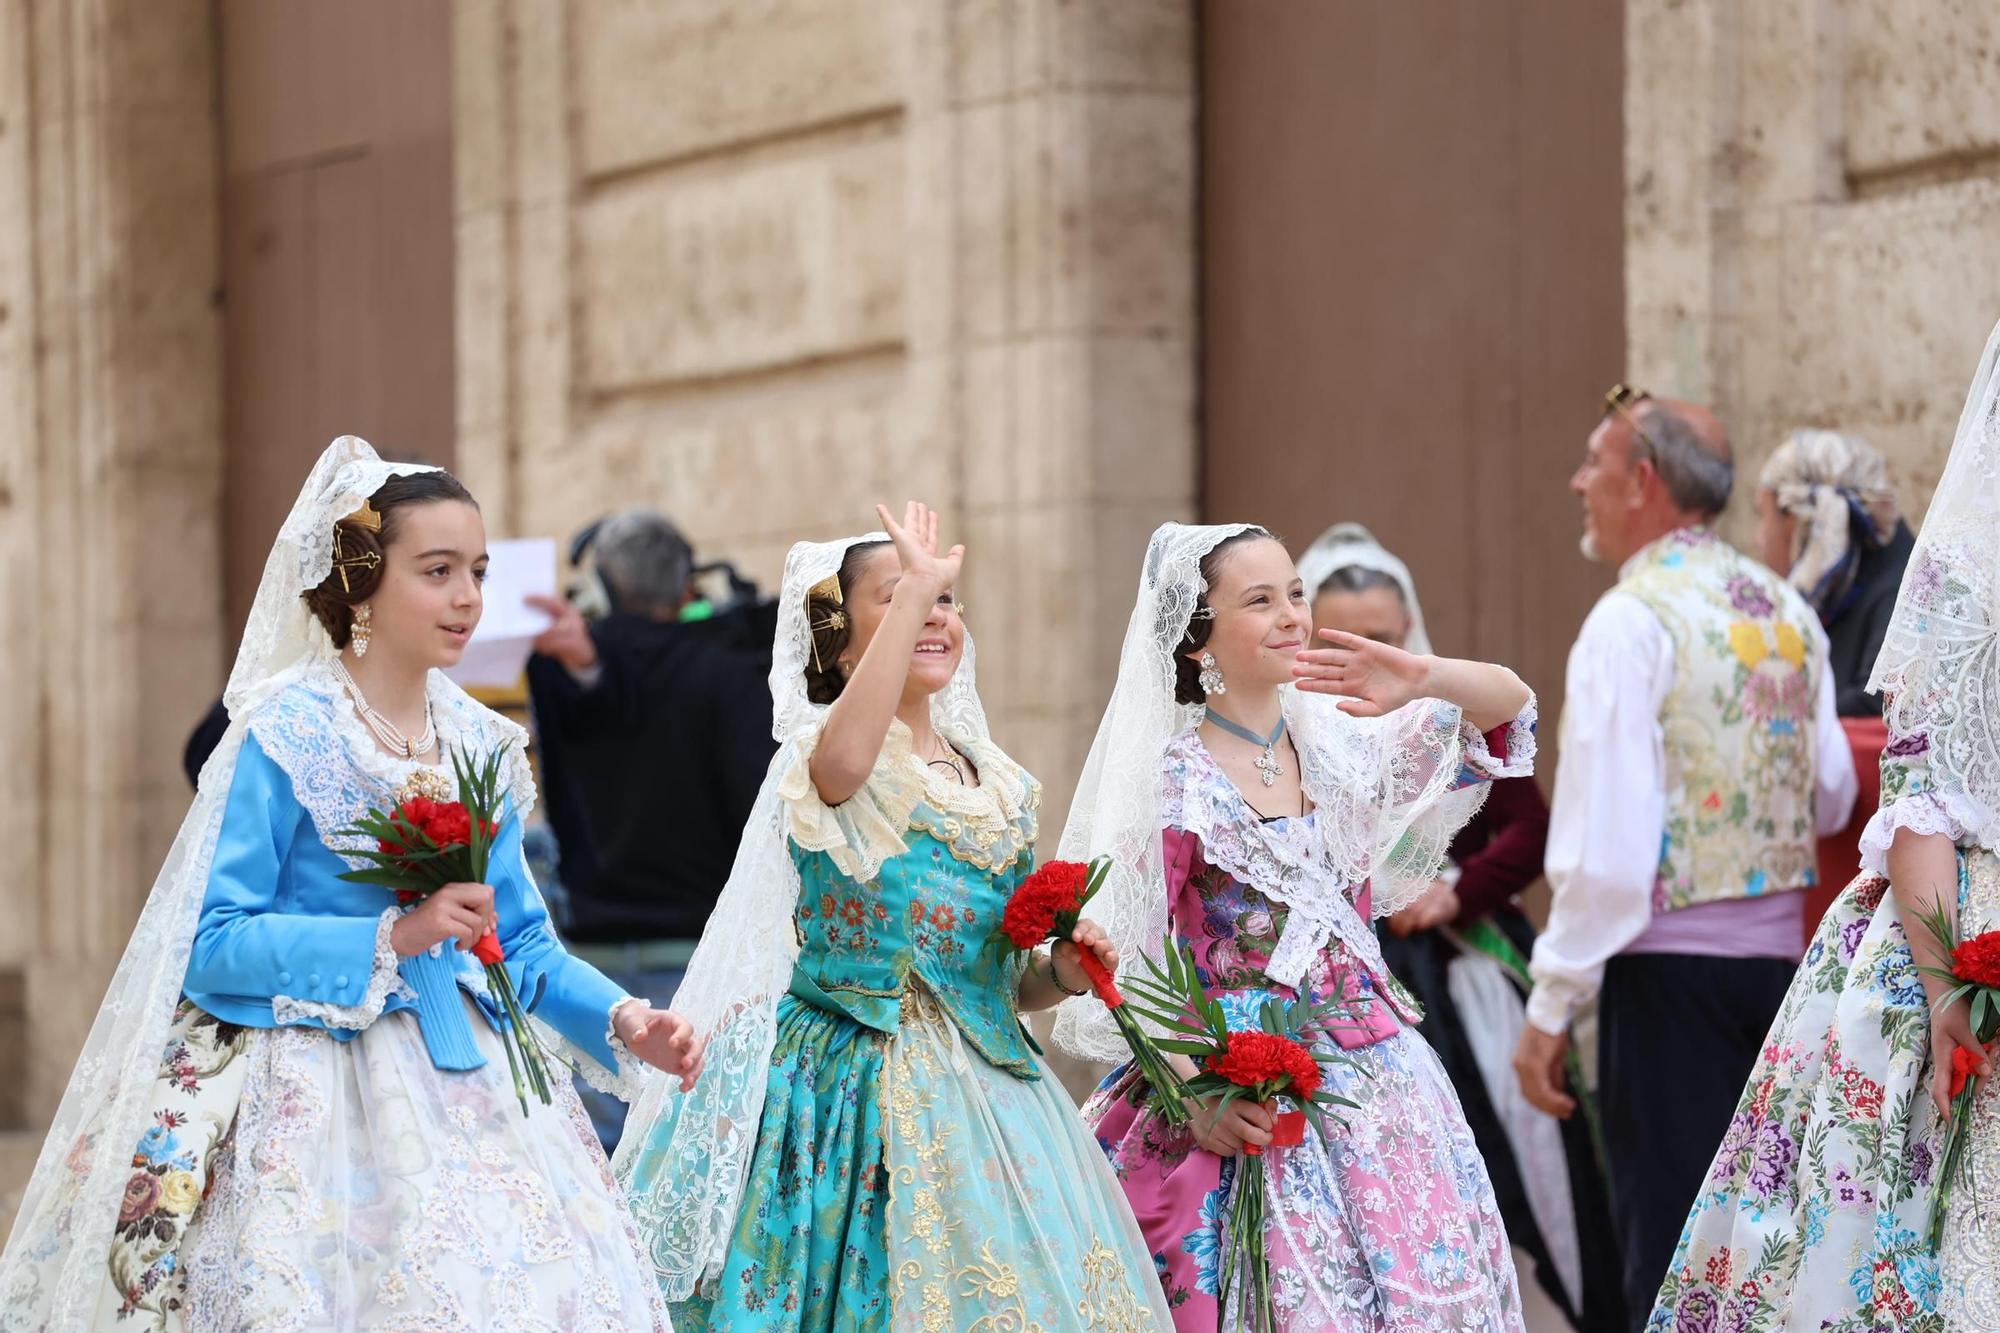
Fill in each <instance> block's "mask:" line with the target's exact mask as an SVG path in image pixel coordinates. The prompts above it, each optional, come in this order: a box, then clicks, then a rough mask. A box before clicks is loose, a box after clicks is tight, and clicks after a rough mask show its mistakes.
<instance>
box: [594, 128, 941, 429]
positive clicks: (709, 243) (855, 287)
mask: <svg viewBox="0 0 2000 1333" xmlns="http://www.w3.org/2000/svg"><path fill="white" fill-rule="evenodd" d="M902 167H903V152H902V145H901V143H900V142H898V141H897V140H895V139H893V138H892V139H881V140H873V141H867V142H862V143H858V144H853V145H850V146H847V147H844V148H841V149H838V150H833V151H829V152H827V153H824V154H819V155H815V156H812V157H805V158H798V159H793V160H787V161H780V162H776V163H768V164H764V165H758V166H751V167H747V168H745V169H743V170H741V171H734V172H727V173H724V174H721V175H716V176H709V177H706V178H696V179H677V178H676V177H675V175H674V174H673V173H668V174H666V175H662V176H652V177H648V178H646V179H645V180H644V181H638V182H633V183H631V184H628V185H625V186H622V187H620V188H618V189H616V190H612V191H607V192H605V193H603V194H601V195H599V196H598V197H596V198H593V199H591V200H590V201H589V202H588V203H586V204H585V205H584V206H583V208H582V209H581V210H580V212H579V215H578V219H577V227H578V242H579V247H580V251H581V270H582V271H581V274H580V281H581V284H582V291H581V293H580V297H581V301H582V309H583V338H584V348H585V352H584V355H585V365H586V366H587V379H588V383H589V385H590V387H591V388H593V389H595V390H599V391H615V390H618V389H621V388H629V387H633V386H638V385H646V384H662V383H671V382H673V381H677V380H689V379H700V378H704V377H709V376H716V375H724V374H731V373H741V372H745V371H751V370H759V369H766V368H771V367H778V366H784V365H786V364H789V363H795V362H802V361H810V360H813V359H816V358H822V357H827V356H833V355H838V354H840V353H843V352H851V351H856V350H865V349H871V348H880V347H884V346H890V345H894V344H896V343H898V342H899V341H900V339H901V337H902V330H903V322H902V300H903V261H902V255H901V246H900V236H901V217H902V206H903V191H902Z"/></svg>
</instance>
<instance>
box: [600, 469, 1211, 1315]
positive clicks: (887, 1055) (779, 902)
mask: <svg viewBox="0 0 2000 1333" xmlns="http://www.w3.org/2000/svg"><path fill="white" fill-rule="evenodd" d="M878 513H880V515H881V518H882V522H883V526H884V528H886V529H887V530H888V533H889V534H890V535H889V536H887V537H883V536H881V535H880V534H877V535H874V536H871V537H864V538H860V539H857V540H851V541H844V542H834V543H827V544H819V545H814V544H804V543H802V544H801V545H799V546H797V547H794V548H793V550H792V553H791V556H790V558H789V560H788V561H787V563H786V573H785V584H784V592H783V594H782V597H783V601H782V603H781V607H780V623H779V628H778V638H777V643H776V647H775V652H774V665H773V669H772V675H771V688H772V693H773V696H774V704H775V710H776V718H777V729H778V734H779V738H780V741H781V748H780V749H779V752H778V755H777V757H776V758H775V759H774V760H773V761H772V766H771V771H770V776H769V777H768V778H767V779H766V782H765V787H764V791H763V793H762V794H761V795H760V797H759V800H758V804H757V807H756V810H755V812H754V813H753V815H752V817H751V822H750V825H749V826H748V828H746V830H745V832H744V836H743V841H742V847H741V850H740V852H739V853H738V857H737V862H736V866H735V869H734V871H733V872H732V874H731V876H730V881H729V884H728V886H727V888H726V889H725V890H724V893H723V896H722V898H721V900H720V902H719V903H718V905H717V908H716V912H715V914H714V916H713V917H712V918H711V919H710V921H709V925H708V929H707V931H706V932H705V934H704V935H703V938H702V942H701V946H700V949H699V950H698V951H697V953H696V955H695V958H694V961H693V963H692V965H691V967H690V969H689V972H688V979H687V982H686V984H685V985H684V986H683V988H682V991H681V994H682V995H683V996H685V997H688V999H687V1001H686V1003H685V1005H684V1006H677V1008H680V1009H681V1011H682V1012H683V1013H684V1014H685V1015H686V1016H687V1017H688V1018H689V1019H691V1020H692V1021H693V1023H694V1026H695V1029H696V1031H697V1032H698V1033H704V1034H709V1036H710V1043H709V1046H708V1055H707V1064H706V1069H705V1071H704V1073H703V1075H702V1077H701V1078H700V1079H699V1080H698V1081H697V1082H696V1083H695V1085H694V1087H693V1088H692V1089H691V1090H688V1091H685V1092H683V1091H682V1090H680V1089H679V1088H678V1087H672V1088H670V1087H667V1086H666V1082H667V1081H665V1080H662V1081H661V1082H660V1083H659V1084H656V1085H655V1087H654V1089H653V1091H652V1092H651V1093H649V1094H648V1096H647V1097H646V1098H645V1099H644V1100H643V1101H641V1103H640V1104H639V1105H638V1107H637V1108H635V1110H634V1112H633V1116H632V1119H631V1122H630V1125H629V1126H628V1128H627V1131H626V1135H625V1139H624V1142H623V1143H622V1144H621V1145H620V1147H619V1152H618V1157H617V1161H616V1169H617V1173H618V1176H619V1178H620V1180H621V1181H622V1182H623V1183H624V1185H625V1187H626V1189H627V1191H628V1194H629V1197H630V1201H631V1206H632V1208H633V1211H634V1213H635V1215H636V1217H637V1219H638V1223H639V1230H640V1236H641V1242H642V1245H643V1246H644V1247H645V1248H646V1250H647V1252H648V1255H649V1257H650V1258H651V1260H652V1263H653V1266H654V1269H655V1273H656V1276H657V1277H658V1278H659V1281H660V1283H661V1286H662V1288H663V1290H664V1292H665V1294H666V1296H667V1298H668V1300H669V1302H670V1303H671V1305H672V1309H673V1314H674V1320H675V1324H676V1326H677V1327H678V1328H680V1329H682V1330H687V1329H697V1330H699V1329H715V1330H723V1329H753V1328H754V1329H788V1330H832V1329H841V1330H850V1329H851V1330H873V1329H926V1330H929V1329H938V1330H953V1331H954V1333H961V1331H964V1330H973V1331H975V1333H976V1331H980V1330H994V1331H996V1333H997V1331H998V1330H1017V1329H1030V1328H1034V1329H1046V1330H1050V1331H1051V1333H1054V1331H1056V1330H1132V1329H1157V1330H1167V1329H1170V1328H1171V1327H1172V1319H1171V1316H1170V1315H1169V1313H1168V1311H1167V1308H1166V1305H1165V1301H1164V1298H1163V1296H1162V1294H1161V1290H1160V1287H1159V1284H1158V1282H1157V1280H1156V1277H1155V1274H1154V1268H1153V1263H1152V1261H1151V1259H1150V1258H1149V1257H1148V1255H1147V1251H1146V1249H1145V1243H1144V1240H1143V1238H1142V1237H1141V1234H1140V1232H1139V1229H1138V1226H1137V1224H1136V1223H1135V1222H1134V1221H1133V1219H1132V1215H1131V1213H1130V1211H1129V1209H1128V1207H1127V1205H1126V1203H1125V1199H1124V1196H1123V1194H1122V1193H1121V1192H1120V1190H1119V1188H1118V1185H1117V1183H1116V1181H1115V1180H1114V1179H1113V1178H1112V1175H1111V1172H1110V1169H1109V1167H1108V1166H1107V1164H1106V1163H1105V1161H1104V1158H1103V1156H1102V1154H1101V1153H1100V1152H1099V1151H1098V1149H1097V1148H1096V1146H1095V1144H1094V1143H1093V1142H1092V1141H1091V1138H1090V1136H1089V1135H1088V1133H1086V1132H1085V1130H1084V1128H1083V1126H1082V1123H1081V1121H1080V1120H1079V1119H1078V1117H1077V1114H1076V1111H1075V1109H1074V1107H1073V1106H1072V1105H1071V1103H1070V1101H1069V1099H1068V1097H1067V1096H1066V1095H1065V1094H1064V1092H1063V1090H1062V1088H1061V1086H1060V1085H1059V1084H1058V1083H1057V1082H1056V1080H1055V1079H1054V1077H1053V1076H1052V1075H1051V1074H1050V1072H1049V1069H1048V1067H1047V1065H1046V1064H1044V1063H1043V1061H1042V1059H1041V1056H1040V1053H1039V1051H1038V1050H1037V1048H1036V1047H1035V1045H1034V1042H1033V1041H1032V1039H1031V1038H1030V1037H1029V1036H1028V1034H1027V1032H1026V1031H1025V1030H1024V1029H1023V1027H1022V1026H1021V1021H1020V1014H1021V1011H1023V1010H1029V1009H1039V1008H1045V1007H1048V1006H1049V1005H1052V1004H1053V1003H1055V1002H1056V1001H1057V1000H1058V999H1060V998H1061V997H1062V995H1063V993H1065V992H1067V993H1070V994H1080V993H1082V992H1083V991H1084V990H1085V988H1086V985H1087V982H1086V979H1085V977H1084V975H1083V972H1082V969H1081V967H1080V965H1079V963H1078V951H1079V949H1080V948H1091V949H1093V950H1095V951H1096V952H1097V953H1098V955H1099V957H1100V958H1102V959H1103V960H1104V961H1105V962H1106V963H1107V964H1110V965H1115V962H1116V954H1115V952H1114V951H1113V950H1112V949H1111V948H1110V947H1109V945H1108V943H1107V942H1106V941H1105V939H1104V937H1103V935H1102V933H1101V932H1100V931H1099V930H1098V929H1097V928H1096V927H1094V926H1088V925H1086V926H1083V927H1080V928H1079V929H1078V931H1077V935H1076V938H1075V940H1074V941H1063V942H1061V943H1058V944H1057V945H1055V946H1054V948H1053V950H1052V951H1048V952H1040V951H1038V952H1035V953H1032V954H1018V953H1006V952H1003V951H1001V950H1000V949H998V948H996V947H995V945H994V944H993V940H994V937H995V932H996V927H997V926H998V925H999V922H1000V915H1001V911H1002V909H1003V908H1004V907H1005V905H1006V902H1007V899H1008V896H1009V895H1010V894H1011V893H1012V892H1013V890H1014V888H1015V886H1016V885H1018V884H1019V882H1020V880H1021V878H1022V877H1023V876H1024V875H1025V874H1026V873H1027V872H1028V871H1029V869H1030V868H1031V867H1032V865H1033V845H1034V840H1035V833H1036V818H1037V810H1038V806H1039V804H1040V799H1041V789H1040V786H1039V785H1038V784H1037V783H1036V781H1035V780H1034V779H1033V778H1032V777H1030V776H1029V775H1028V774H1027V773H1026V772H1024V771H1023V770H1022V769H1021V768H1020V766H1019V765H1017V764H1016V763H1014V761H1013V760H1012V759H1010V758H1008V757H1007V755H1006V754H1005V753H1004V752H1003V751H1001V749H1000V748H999V747H998V746H997V745H995V744H994V743H993V741H992V739H991V737H990V736H989V734H988V731H987V726H986V717H985V713H984V711H983V710H982V709H981V707H980V704H979V700H978V696H977V694H976V693H975V692H974V689H973V652H972V644H971V642H970V640H969V639H968V638H967V637H966V634H965V628H964V623H963V621H962V619H961V608H960V607H959V606H958V605H957V603H956V601H955V600H954V598H953V594H952V585H953V584H954V582H955V581H956V579H957V577H958V570H959V563H960V560H961V558H962V555H963V548H960V547H954V548H952V550H951V551H950V552H949V553H947V554H945V555H942V556H940V555H939V554H938V546H937V520H936V518H935V516H934V515H932V514H931V513H930V511H928V510H927V509H925V508H924V507H923V506H921V505H912V506H910V507H909V509H908V510H907V511H906V513H905V517H904V522H903V524H902V525H900V526H899V525H897V524H895V523H893V522H891V521H890V519H889V516H888V514H887V513H886V512H884V511H880V510H878Z"/></svg>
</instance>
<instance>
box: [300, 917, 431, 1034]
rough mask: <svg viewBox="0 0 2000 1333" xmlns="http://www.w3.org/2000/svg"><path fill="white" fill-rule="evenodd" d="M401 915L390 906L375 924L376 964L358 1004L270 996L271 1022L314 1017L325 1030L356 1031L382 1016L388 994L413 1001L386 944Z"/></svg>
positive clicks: (370, 971) (371, 967)
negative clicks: (326, 1028) (328, 1028)
mask: <svg viewBox="0 0 2000 1333" xmlns="http://www.w3.org/2000/svg"><path fill="white" fill-rule="evenodd" d="M402 915H403V910H402V909H401V908H400V907H391V908H389V909H388V910H387V911H385V912H383V913H382V918H381V920H380V921H378V922H377V923H376V925H375V961H374V963H373V964H372V965H371V966H370V968H369V970H368V989H367V990H366V991H365V992H363V993H362V996H361V1001H360V1003H358V1004H322V1003H321V1002H320V1001H318V1000H299V999H294V998H293V997H292V996H289V995H273V996H272V997H271V1018H272V1020H273V1021H275V1022H276V1023H277V1024H278V1025H279V1026H281V1027H282V1026H284V1025H286V1024H289V1023H304V1022H308V1021H310V1020H312V1019H315V1018H316V1019H318V1020H319V1021H320V1022H321V1023H323V1024H325V1025H326V1026H327V1027H330V1028H345V1029H347V1030H349V1031H354V1032H358V1031H360V1030H361V1029H362V1028H365V1027H367V1026H368V1025H369V1024H370V1023H373V1022H374V1021H375V1020H376V1019H378V1018H380V1017H381V1016H382V1007H383V1006H384V1005H386V1004H388V1003H389V997H390V996H391V995H394V996H396V997H397V998H399V999H404V1000H414V999H416V998H417V993H416V991H415V990H413V989H411V987H410V983H409V982H407V981H405V980H403V974H402V973H401V972H398V971H397V970H396V968H397V966H398V964H400V963H401V962H402V959H400V958H398V957H397V956H396V950H395V949H394V948H393V947H392V946H391V945H390V943H389V936H390V934H391V933H392V932H393V931H394V930H395V928H396V922H397V921H398V920H399V919H400V918H401V917H402Z"/></svg>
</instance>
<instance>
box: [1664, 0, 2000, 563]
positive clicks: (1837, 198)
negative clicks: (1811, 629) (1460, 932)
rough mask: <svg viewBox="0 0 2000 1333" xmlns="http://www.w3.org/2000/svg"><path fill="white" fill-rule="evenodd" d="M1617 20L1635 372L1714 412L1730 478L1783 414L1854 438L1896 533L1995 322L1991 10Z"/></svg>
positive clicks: (1820, 0)
mask: <svg viewBox="0 0 2000 1333" xmlns="http://www.w3.org/2000/svg"><path fill="white" fill-rule="evenodd" d="M1626 13H1627V26H1626V94H1625V115H1626V158H1625V178H1626V268H1625V272H1626V309H1627V314H1626V327H1627V329H1628V330H1629V334H1628V341H1629V345H1630V350H1629V358H1630V363H1631V373H1632V377H1633V380H1634V382H1635V383H1638V384H1642V385H1645V386H1647V387H1649V388H1652V389H1654V390H1655V391H1656V392H1671V393H1677V394H1682V395H1685V396H1688V397H1693V398H1699V399H1705V400H1708V401H1711V402H1713V403H1714V404H1715V405H1716V406H1717V407H1718V408H1719V409H1720V411H1721V412H1722V414H1723V417H1724V418H1725V420H1726V421H1727V423H1728V425H1729V427H1730V429H1731V432H1732V434H1733V435H1734V438H1735V441H1736V445H1737V449H1738V453H1739V458H1740V460H1741V463H1742V465H1743V466H1742V471H1741V472H1739V475H1740V476H1741V475H1746V474H1747V476H1749V477H1753V478H1754V476H1755V473H1756V469H1757V468H1758V467H1759V466H1760V465H1761V464H1762V461H1763V459H1764V458H1765V457H1766V456H1767V455H1768V454H1769V453H1770V451H1771V450H1772V449H1773V448H1774V447H1775V446H1776V445H1777V444H1778V442H1779V441H1780V440H1781V439H1782V438H1783V437H1784V434H1785V433H1786V432H1787V431H1789V430H1790V429H1792V428H1794V427H1797V426H1831V427H1838V428H1840V429H1842V430H1851V431H1855V432H1858V433H1859V434H1861V435H1863V436H1865V437H1867V438H1868V439H1870V440H1871V441H1873V442H1874V443H1875V444H1876V445H1877V446H1878V447H1879V448H1881V450H1882V451H1883V452H1884V453H1885V454H1886V455H1887V456H1888V458H1889V461H1890V466H1891V469H1892V471H1893V473H1894V476H1895V478H1896V481H1897V483H1898V485H1899V487H1900V488H1901V491H1902V496H1903V500H1904V504H1905V507H1906V509H1907V510H1908V512H1909V514H1910V516H1911V519H1912V521H1913V522H1914V521H1915V520H1916V518H1917V517H1918V516H1920V515H1921V514H1922V512H1923V510H1924V506H1925V505H1926V504H1927V503H1928V500H1929V496H1930V490H1931V487H1932V486H1933V485H1935V484H1936V481H1937V477H1938V474H1939V472H1940V471H1941V470H1942V469H1943V466H1944V459H1945V455H1946V453H1947V452H1948V451H1949V450H1950V448H1951V439H1952V433H1953V430H1954V428H1955V427H1956V425H1957V422H1958V414H1959V411H1960V408H1961V407H1962V406H1963V404H1964V401H1965V391H1966V385H1967V383H1968V382H1969V380H1970V379H1971V375H1972V370H1973V366H1974V365H1975V363H1976V362H1977V361H1978V358H1979V350H1980V348H1981V347H1982V346H1983V345H1984V343H1985V339H1986V335H1987V333H1988V332H1989V331H1990V330H1991V329H1992V327H1993V324H1994V321H1995V320H1996V319H2000V61H1996V60H1995V59H1994V52H1995V51H1996V50H2000V7H1996V6H1994V5H1992V4H1990V3H1983V2H1982V0H1924V2H1922V3H1918V2H1916V0H1772V2H1770V3H1760V4H1749V3H1744V0H1685V3H1677V4H1661V3H1651V2H1650V0H1633V2H1632V3H1629V4H1628V5H1627V6H1626ZM1753 521H1754V515H1753V514H1752V511H1751V509H1750V507H1749V506H1748V505H1747V504H1743V503H1738V504H1737V505H1736V506H1735V508H1734V510H1733V512H1732V515H1731V522H1732V527H1731V532H1732V535H1734V536H1736V537H1739V538H1741V537H1744V536H1746V535H1747V533H1748V531H1749V528H1750V525H1751V524H1752V522H1753Z"/></svg>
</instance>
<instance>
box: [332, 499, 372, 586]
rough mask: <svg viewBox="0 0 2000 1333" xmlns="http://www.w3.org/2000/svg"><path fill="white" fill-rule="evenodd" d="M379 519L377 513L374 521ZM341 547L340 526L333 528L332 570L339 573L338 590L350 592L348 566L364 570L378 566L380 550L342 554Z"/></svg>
mask: <svg viewBox="0 0 2000 1333" xmlns="http://www.w3.org/2000/svg"><path fill="white" fill-rule="evenodd" d="M370 512H372V510H370ZM380 520H382V518H380V514H378V516H376V522H380ZM342 548H344V546H342V534H340V528H334V570H336V572H338V574H340V590H342V592H352V590H354V586H352V584H350V582H348V570H350V568H366V570H376V568H380V566H382V552H380V550H360V552H356V554H342Z"/></svg>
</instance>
